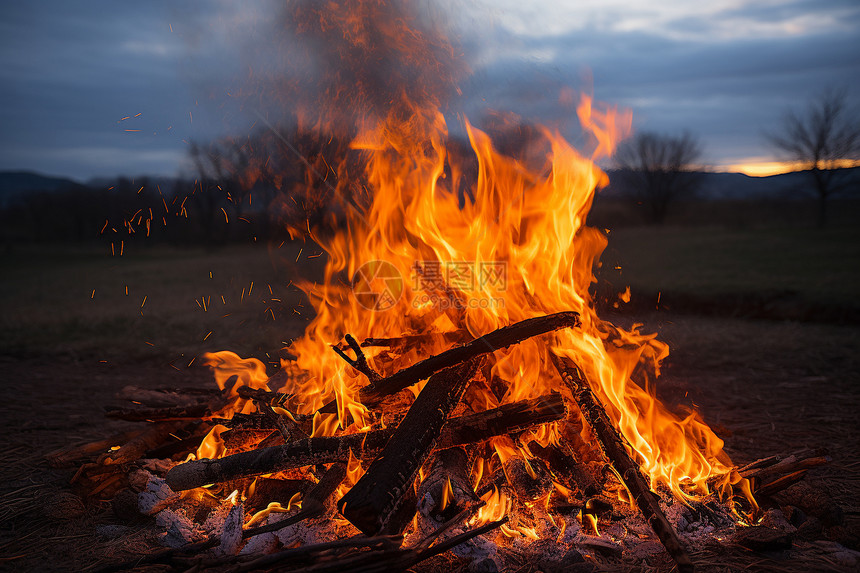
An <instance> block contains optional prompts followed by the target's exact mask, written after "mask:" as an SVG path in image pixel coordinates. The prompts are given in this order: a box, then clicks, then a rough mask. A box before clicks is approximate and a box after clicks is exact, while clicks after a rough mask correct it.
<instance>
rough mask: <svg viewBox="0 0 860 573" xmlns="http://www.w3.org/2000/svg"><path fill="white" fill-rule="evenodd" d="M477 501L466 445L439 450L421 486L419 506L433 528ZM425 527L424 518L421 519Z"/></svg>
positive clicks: (419, 488)
mask: <svg viewBox="0 0 860 573" xmlns="http://www.w3.org/2000/svg"><path fill="white" fill-rule="evenodd" d="M477 501H478V496H477V495H475V492H474V490H473V489H472V484H471V479H470V476H469V456H468V454H467V453H466V450H464V449H463V448H448V449H446V450H439V451H437V452H436V454H435V455H434V458H433V461H432V463H431V464H430V471H429V472H428V473H427V477H425V478H424V481H422V482H421V485H420V486H419V487H418V509H419V512H420V514H421V517H423V518H424V520H426V524H427V525H432V526H433V528H434V529H436V528H438V527H439V526H440V525H441V524H442V523H444V522H445V521H447V520H448V519H451V518H452V517H453V516H455V515H457V514H458V513H460V511H462V510H463V509H464V508H466V507H467V506H470V505H473V504H475V503H476V502H477ZM421 524H422V526H423V525H424V521H423V520H422V522H421Z"/></svg>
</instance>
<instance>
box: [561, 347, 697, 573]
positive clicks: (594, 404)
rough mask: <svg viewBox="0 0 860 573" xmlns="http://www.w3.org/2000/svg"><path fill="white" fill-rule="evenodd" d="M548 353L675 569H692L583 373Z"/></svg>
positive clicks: (675, 535) (689, 570)
mask: <svg viewBox="0 0 860 573" xmlns="http://www.w3.org/2000/svg"><path fill="white" fill-rule="evenodd" d="M550 356H551V357H552V360H553V364H554V365H555V367H556V369H557V370H558V372H559V374H560V375H561V378H562V380H563V381H564V383H565V384H566V385H567V386H568V387H569V388H570V391H571V393H572V394H573V398H574V400H575V401H576V403H577V404H578V405H579V409H580V411H581V412H582V415H583V417H584V418H585V421H586V422H587V423H588V425H589V426H591V429H592V430H593V431H594V434H595V436H597V440H598V441H599V442H600V446H601V449H602V450H603V453H604V454H605V455H606V457H607V458H608V459H609V461H610V462H612V465H613V466H614V467H615V469H616V470H617V471H618V475H619V476H620V477H621V479H622V480H623V481H624V485H625V486H626V487H627V489H628V490H629V491H630V493H631V495H632V496H633V499H634V501H635V502H636V505H637V506H638V507H639V511H641V512H642V515H644V516H645V520H646V521H647V522H648V524H649V525H650V526H651V528H652V529H653V530H654V533H656V534H657V537H658V538H659V539H660V542H661V543H662V544H663V547H665V548H666V551H667V552H668V553H669V555H670V556H671V557H672V559H673V560H674V561H675V564H676V565H677V566H678V571H682V572H692V571H693V570H694V566H693V562H692V561H691V560H690V556H689V555H688V554H687V550H686V549H684V547H683V546H682V545H681V541H680V540H679V539H678V534H677V533H675V530H674V529H673V528H672V525H671V524H670V523H669V520H668V519H666V515H665V514H664V513H663V510H662V509H660V505H659V504H658V502H657V497H656V496H655V495H654V494H653V493H652V492H651V487H650V486H649V484H648V481H647V480H646V479H645V476H643V475H642V472H641V471H640V470H639V465H638V464H637V463H636V462H635V461H634V460H633V458H632V457H630V454H629V453H627V448H626V447H625V445H624V438H623V437H622V436H621V434H620V433H619V432H618V430H616V429H615V426H613V425H612V421H611V420H610V419H609V416H608V415H607V414H606V410H605V409H604V408H603V405H602V404H601V403H600V402H599V401H598V399H597V398H596V397H595V395H594V393H593V392H592V391H591V388H590V387H589V385H588V382H586V381H585V378H584V377H583V375H582V372H581V371H580V370H579V368H578V367H577V366H576V364H573V363H572V362H571V361H569V360H566V359H563V358H560V357H558V356H556V355H554V354H550Z"/></svg>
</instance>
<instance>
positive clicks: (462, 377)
mask: <svg viewBox="0 0 860 573" xmlns="http://www.w3.org/2000/svg"><path fill="white" fill-rule="evenodd" d="M477 368H478V361H477V360H474V359H473V360H469V361H468V362H465V363H463V364H459V365H458V366H455V367H452V368H449V369H446V370H443V371H441V372H438V373H436V374H434V375H432V376H431V377H430V380H428V381H427V384H426V385H425V386H424V388H423V389H422V390H421V392H420V393H419V394H418V397H417V398H416V399H415V402H414V403H413V404H412V407H411V408H410V409H409V412H408V413H407V414H406V417H404V418H403V421H402V422H400V425H399V426H398V427H397V429H396V430H395V431H394V435H392V436H391V439H390V440H389V441H388V443H387V444H386V445H385V448H384V449H383V450H382V453H380V454H379V456H377V458H376V459H375V460H374V461H373V463H372V464H370V467H369V468H368V469H367V472H366V473H365V474H364V475H363V476H361V478H360V479H359V480H358V482H357V483H356V484H355V485H354V486H353V487H352V489H351V490H349V491H348V492H347V493H346V495H344V496H343V497H342V498H341V499H340V501H339V502H338V504H337V506H338V510H339V511H340V513H341V514H342V515H343V516H344V517H345V518H347V519H348V520H349V521H350V522H351V523H352V524H353V525H355V526H356V527H357V528H358V529H359V530H360V531H361V532H362V533H364V534H365V535H375V534H376V533H378V532H379V531H381V530H382V529H383V528H384V527H385V525H386V524H387V523H388V521H389V519H390V518H391V516H392V515H393V514H394V513H395V512H396V511H397V508H398V507H399V505H400V504H401V503H402V501H403V496H404V494H405V493H406V491H407V490H408V489H409V488H410V487H413V484H414V481H415V477H416V476H417V475H418V470H419V469H420V468H421V465H422V464H423V463H424V461H425V460H426V459H427V457H428V456H429V455H430V452H432V451H433V446H434V445H435V444H436V442H437V441H438V439H439V434H440V433H441V432H442V426H444V425H445V422H446V421H447V420H448V415H449V414H450V412H451V410H452V409H453V408H454V406H456V405H457V403H459V401H460V398H461V397H462V396H463V393H464V392H465V391H466V387H467V386H468V385H469V382H470V381H471V380H472V377H473V376H474V375H475V371H476V370H477Z"/></svg>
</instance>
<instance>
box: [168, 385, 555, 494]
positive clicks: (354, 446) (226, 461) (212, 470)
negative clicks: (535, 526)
mask: <svg viewBox="0 0 860 573" xmlns="http://www.w3.org/2000/svg"><path fill="white" fill-rule="evenodd" d="M565 416H566V413H565V410H564V403H563V400H562V398H561V395H560V394H550V395H549V396H542V397H540V398H534V399H532V400H523V401H521V402H514V403H513V404H506V405H504V406H500V407H498V408H493V409H492V410H486V411H484V412H480V413H478V414H471V415H469V416H460V417H458V418H452V419H451V420H449V421H448V423H447V424H446V425H445V427H444V428H443V430H442V434H441V436H439V441H438V442H437V444H436V447H438V448H449V447H453V446H461V445H464V444H470V443H475V442H480V441H483V440H485V439H489V438H492V437H493V436H500V435H504V434H508V433H511V432H515V431H519V430H523V429H526V428H530V427H532V426H536V425H540V424H547V423H550V422H555V421H558V420H561V419H563V418H564V417H565ZM392 435H394V428H386V429H384V430H373V431H370V432H359V433H355V434H349V435H346V436H332V437H317V438H307V439H304V440H296V441H293V442H290V443H289V444H285V445H283V446H271V447H267V448H257V449H256V450H251V451H248V452H241V453H238V454H233V455H230V456H225V457H223V458H219V459H217V460H209V459H202V460H196V461H191V462H186V463H184V464H180V465H178V466H175V467H174V468H172V469H171V470H170V471H169V472H167V476H165V479H166V480H167V483H168V485H170V487H171V488H172V489H173V490H174V491H181V490H184V489H191V488H195V487H200V486H203V485H206V484H210V483H221V482H224V481H228V480H231V479H236V478H240V477H246V476H254V475H260V474H266V473H272V472H276V471H281V470H287V469H292V468H299V467H305V466H310V465H315V464H319V463H331V462H345V461H347V460H348V459H349V453H350V452H352V454H353V455H354V456H356V457H361V458H365V459H367V458H372V457H374V456H376V455H377V454H378V453H379V452H380V451H381V450H382V448H383V447H384V446H385V444H386V443H388V440H389V439H391V436H392Z"/></svg>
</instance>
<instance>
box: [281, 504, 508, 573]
mask: <svg viewBox="0 0 860 573" xmlns="http://www.w3.org/2000/svg"><path fill="white" fill-rule="evenodd" d="M507 522H508V518H507V517H504V518H502V519H500V520H498V521H492V522H490V523H486V524H484V525H481V526H480V527H476V528H475V529H472V530H469V531H466V532H464V533H460V534H459V535H455V536H453V537H451V538H449V539H446V540H445V541H441V542H439V543H437V544H436V545H433V546H432V547H429V548H425V547H423V545H419V546H418V547H416V548H415V549H406V550H403V551H400V552H397V553H388V554H384V555H379V556H376V555H373V554H371V555H368V556H366V557H364V558H363V559H360V558H361V557H362V556H359V558H355V561H358V562H355V561H354V562H353V563H350V564H349V565H350V566H349V567H348V570H349V571H350V572H351V573H390V572H392V571H406V570H408V569H410V568H412V567H414V566H415V565H417V564H418V563H421V562H422V561H425V560H426V559H430V558H431V557H434V556H436V555H441V554H442V553H445V552H446V551H448V550H450V549H453V548H455V547H457V546H458V545H460V544H462V543H465V542H467V541H469V540H470V539H474V538H475V537H478V536H479V535H483V534H485V533H488V532H490V531H492V530H494V529H496V528H498V527H501V526H502V525H504V524H505V523H507ZM359 559H360V560H359ZM333 565H335V567H327V568H325V569H319V570H317V569H314V573H323V571H325V572H329V571H331V572H332V573H340V571H344V570H347V569H346V568H341V569H339V568H338V566H340V565H341V564H338V563H335V564H333ZM300 571H302V570H300ZM300 571H296V572H295V573H300ZM305 571H306V572H307V573H310V571H308V570H305ZM302 573H304V572H302Z"/></svg>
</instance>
